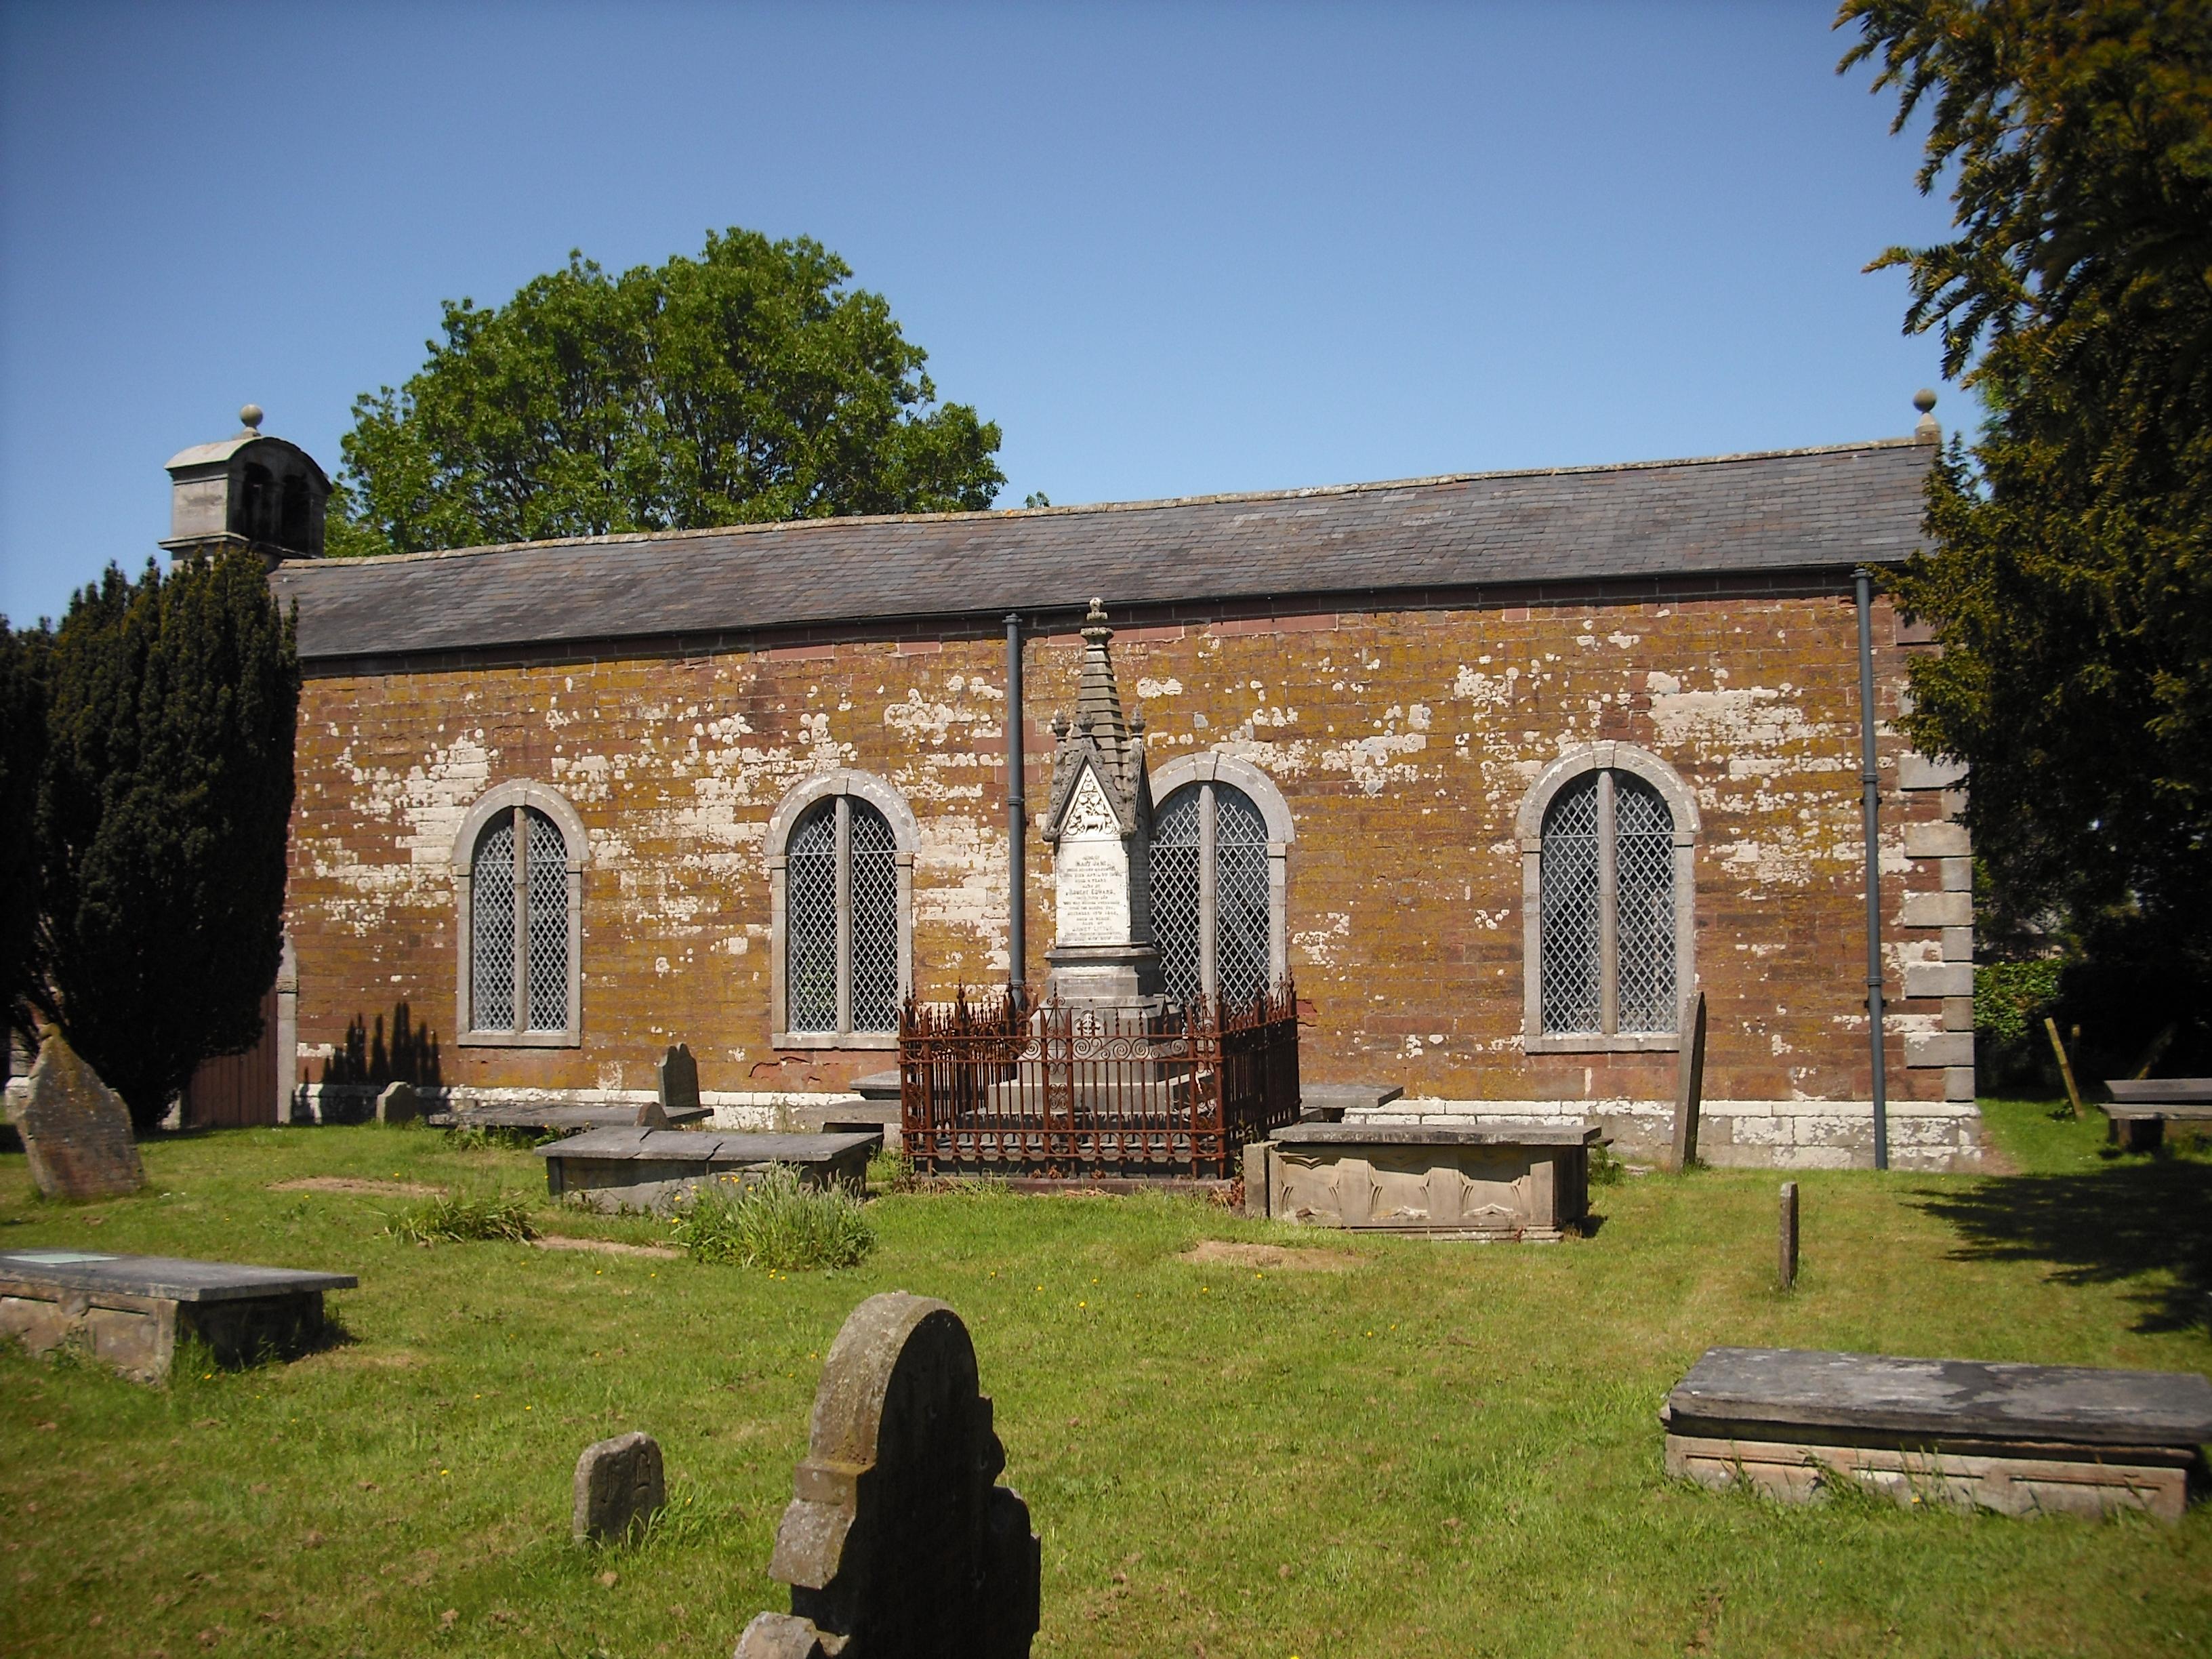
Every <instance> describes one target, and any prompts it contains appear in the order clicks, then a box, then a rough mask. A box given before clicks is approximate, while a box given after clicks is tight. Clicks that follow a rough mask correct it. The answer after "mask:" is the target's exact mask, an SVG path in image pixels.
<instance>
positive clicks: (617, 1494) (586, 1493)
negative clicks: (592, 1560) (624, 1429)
mask: <svg viewBox="0 0 2212 1659" xmlns="http://www.w3.org/2000/svg"><path fill="white" fill-rule="evenodd" d="M667 1501H668V1485H667V1481H666V1480H665V1477H664V1476H663V1474H662V1472H661V1467H660V1443H659V1441H657V1440H655V1439H654V1438H653V1437H652V1436H651V1435H649V1434H618V1435H617V1436H616V1437H614V1438H613V1439H611V1440H599V1441H595V1442H593V1443H592V1444H591V1445H588V1446H586V1447H585V1448H584V1455H582V1456H580V1457H579V1458H578V1459H577V1460H576V1502H575V1512H574V1524H573V1527H572V1530H573V1531H574V1534H575V1537H576V1541H577V1542H578V1543H584V1542H590V1543H594V1544H614V1543H620V1542H621V1541H623V1540H624V1539H626V1538H628V1537H629V1535H630V1533H631V1531H632V1530H633V1529H642V1528H644V1527H645V1525H646V1523H647V1522H649V1521H651V1520H652V1519H653V1516H655V1515H656V1514H658V1513H659V1510H660V1506H661V1505H662V1504H665V1503H666V1502H667Z"/></svg>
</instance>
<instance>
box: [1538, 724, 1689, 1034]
mask: <svg viewBox="0 0 2212 1659" xmlns="http://www.w3.org/2000/svg"><path fill="white" fill-rule="evenodd" d="M1604 771H1617V772H1626V773H1627V774H1628V775H1630V776H1632V777H1634V778H1638V779H1640V780H1642V781H1644V782H1645V783H1648V784H1650V786H1651V787H1653V788H1654V789H1656V790H1657V791H1658V792H1659V797H1660V799H1662V800H1663V801H1665V802H1666V803H1667V811H1668V814H1669V815H1670V816H1671V817H1673V818H1674V992H1675V996H1676V999H1677V1000H1678V1001H1679V1000H1681V999H1682V998H1685V997H1686V996H1688V994H1690V992H1691V991H1692V990H1693V989H1694V988H1695V987H1696V986H1697V982H1698V964H1697V926H1696V922H1697V915H1696V911H1697V903H1696V901H1697V842H1698V832H1699V829H1700V828H1701V822H1700V820H1699V816H1698V800H1697V797H1696V796H1695V795H1694V794H1692V793H1691V790H1690V787H1689V785H1688V784H1686V783H1685V782H1683V781H1682V778H1681V775H1680V774H1679V773H1677V772H1676V771H1675V770H1674V768H1673V767H1671V766H1669V765H1668V764H1667V763H1666V762H1664V761H1662V760H1661V759H1660V758H1659V757H1658V756H1656V755H1655V754H1653V753H1652V752H1651V751H1650V750H1648V749H1639V748H1638V747H1637V746H1636V745H1635V744H1631V743H1594V744H1587V745H1585V746H1584V747H1583V748H1581V749H1578V750H1575V751H1574V752H1573V753H1572V754H1570V755H1563V756H1561V757H1559V759H1558V760H1555V761H1553V763H1551V764H1550V765H1549V766H1547V767H1546V768H1545V769H1543V771H1542V772H1541V774H1539V775H1538V776H1537V779H1536V781H1535V782H1534V783H1533V784H1531V785H1529V787H1528V794H1527V795H1525V796H1524V797H1522V802H1521V811H1520V815H1519V817H1518V819H1517V821H1516V834H1517V835H1518V836H1519V839H1520V842H1521V937H1522V945H1521V980H1522V1005H1523V1012H1522V1027H1521V1030H1522V1048H1523V1049H1524V1050H1525V1051H1526V1052H1527V1053H1529V1054H1673V1053H1676V1052H1679V1051H1680V1048H1681V1046H1682V1039H1681V1034H1680V1032H1679V1031H1619V1032H1611V1033H1607V1032H1602V1031H1572V1032H1569V1031H1555V1032H1547V1031H1546V1030H1544V983H1543V974H1544V887H1543V854H1544V814H1545V812H1546V811H1547V810H1548V809H1549V808H1550V806H1551V805H1552V799H1553V797H1554V796H1555V795H1557V794H1558V793H1559V791H1561V790H1562V789H1564V788H1565V787H1567V786H1568V785H1569V784H1571V783H1573V782H1575V781H1577V780H1579V779H1581V778H1583V777H1585V776H1587V775H1589V774H1590V773H1592V772H1604ZM1601 902H1602V903H1603V904H1604V905H1605V906H1606V907H1607V908H1608V909H1609V908H1610V907H1611V905H1612V903H1613V895H1612V894H1611V893H1610V892H1607V893H1605V894H1604V895H1603V896H1602V900H1601ZM1610 931H1611V929H1610V928H1609V927H1608V928H1607V932H1610ZM1607 971H1608V972H1609V971H1611V964H1607Z"/></svg>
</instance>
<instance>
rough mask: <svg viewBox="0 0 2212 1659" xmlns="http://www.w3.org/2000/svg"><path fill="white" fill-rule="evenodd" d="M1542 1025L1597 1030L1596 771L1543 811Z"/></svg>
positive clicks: (1555, 1028)
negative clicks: (1548, 809) (1549, 808)
mask: <svg viewBox="0 0 2212 1659" xmlns="http://www.w3.org/2000/svg"><path fill="white" fill-rule="evenodd" d="M1540 859H1541V872H1542V886H1543V899H1542V903H1543V936H1544V945H1543V951H1544V955H1543V963H1542V971H1543V980H1544V997H1543V1002H1544V1007H1543V1021H1544V1030H1547V1031H1595V1030H1597V1029H1598V1027H1599V1021H1600V1019H1601V1017H1602V1016H1601V998H1602V994H1603V987H1602V984H1601V981H1600V979H1599V974H1600V968H1599V963H1598V890H1597V775H1596V774H1595V773H1594V772H1593V773H1591V774H1589V775H1587V776H1585V777H1583V779H1582V780H1581V781H1579V782H1577V783H1574V784H1571V785H1569V786H1568V787H1566V788H1565V789H1563V790H1561V791H1560V792H1559V794H1558V795H1556V796H1554V797H1553V801H1552V805H1551V810H1550V811H1547V812H1546V813H1545V814H1544V846H1543V851H1542V853H1541V854H1540Z"/></svg>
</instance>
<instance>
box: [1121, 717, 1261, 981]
mask: <svg viewBox="0 0 2212 1659" xmlns="http://www.w3.org/2000/svg"><path fill="white" fill-rule="evenodd" d="M1154 784H1155V787H1157V788H1158V789H1159V790H1161V792H1162V793H1161V798H1160V804H1159V805H1158V807H1156V808H1155V809H1154V811H1153V813H1152V939H1153V942H1154V944H1155V945H1157V946H1158V950H1159V953H1160V968H1161V971H1162V973H1163V975H1164V976H1165V978H1166V980H1167V985H1168V992H1169V994H1170V995H1172V996H1176V997H1178V998H1183V999H1188V998H1191V997H1194V996H1196V995H1198V994H1200V993H1201V992H1203V993H1206V994H1211V995H1216V996H1218V997H1220V998H1222V999H1223V1000H1225V1001H1227V1002H1231V1003H1243V1002H1249V1001H1250V1000H1252V999H1253V998H1254V997H1255V996H1257V995H1258V994H1260V993H1261V991H1264V990H1265V989H1267V987H1268V986H1269V985H1270V984H1272V983H1273V981H1276V980H1278V979H1280V978H1282V977H1283V976H1284V975H1285V974H1287V973H1288V972H1289V969H1290V960H1289V951H1288V948H1287V940H1286V939H1285V921H1286V912H1287V908H1288V907H1287V902H1286V897H1287V895H1286V883H1285V874H1286V872H1285V864H1286V860H1287V854H1288V853H1289V849H1290V843H1291V815H1290V809H1289V807H1288V806H1287V805H1285V803H1284V801H1283V798H1282V795H1281V793H1280V792H1279V791H1278V790H1277V789H1276V788H1275V787H1274V785H1273V783H1272V782H1271V781H1269V780H1268V779H1267V775H1265V774H1264V773H1262V772H1261V771H1260V770H1259V769H1258V768H1256V767H1255V766H1252V765H1250V764H1249V763H1244V762H1241V761H1237V760H1235V759H1233V758H1232V757H1228V756H1223V755H1195V756H1187V757H1182V758H1179V759H1177V760H1174V761H1170V762H1169V763H1167V764H1166V765H1164V766H1163V767H1161V768H1160V769H1159V771H1158V774H1157V775H1156V776H1155V779H1154Z"/></svg>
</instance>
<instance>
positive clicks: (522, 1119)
mask: <svg viewBox="0 0 2212 1659" xmlns="http://www.w3.org/2000/svg"><path fill="white" fill-rule="evenodd" d="M661 1110H662V1112H663V1113H664V1114H665V1115H666V1117H667V1120H668V1121H669V1122H670V1123H671V1125H673V1124H683V1123H699V1122H702V1121H705V1120H706V1119H708V1118H709V1117H712V1116H713V1115H714V1109H712V1108H711V1107H707V1106H690V1107H678V1108H675V1109H670V1108H667V1107H663V1108H661ZM637 1114H638V1107H637V1106H635V1105H629V1104H624V1103H621V1102H617V1103H613V1104H611V1105H605V1106H592V1105H562V1104H552V1103H548V1104H546V1105H543V1106H460V1107H455V1108H453V1109H449V1110H447V1111H442V1112H432V1113H431V1114H430V1115H428V1117H427V1118H425V1119H424V1120H423V1121H425V1122H427V1123H428V1124H429V1126H430V1127H432V1128H434V1129H523V1130H533V1129H534V1130H542V1131H549V1132H550V1131H557V1132H559V1133H563V1134H576V1133H581V1132H582V1131H584V1130H586V1129H616V1128H622V1129H629V1128H635V1127H637Z"/></svg>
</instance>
